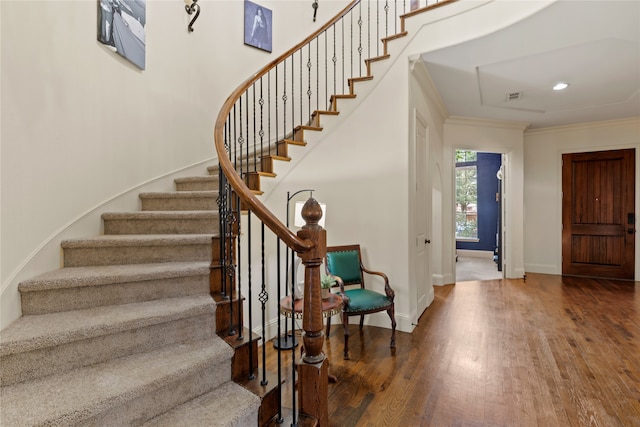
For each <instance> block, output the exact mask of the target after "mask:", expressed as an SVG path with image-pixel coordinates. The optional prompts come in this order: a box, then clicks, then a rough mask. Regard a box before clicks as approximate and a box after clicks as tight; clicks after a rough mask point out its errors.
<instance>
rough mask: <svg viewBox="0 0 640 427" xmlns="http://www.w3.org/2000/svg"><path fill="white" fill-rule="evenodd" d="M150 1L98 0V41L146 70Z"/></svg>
mask: <svg viewBox="0 0 640 427" xmlns="http://www.w3.org/2000/svg"><path fill="white" fill-rule="evenodd" d="M146 3H147V0H98V41H99V42H100V43H102V44H104V45H106V46H108V47H109V48H110V49H111V50H114V51H115V52H117V53H119V54H120V55H122V56H124V57H125V58H126V59H127V60H129V61H130V62H132V63H133V64H135V65H136V66H137V67H138V68H140V69H142V70H144V67H145V31H144V26H145V24H146V10H147V4H146Z"/></svg>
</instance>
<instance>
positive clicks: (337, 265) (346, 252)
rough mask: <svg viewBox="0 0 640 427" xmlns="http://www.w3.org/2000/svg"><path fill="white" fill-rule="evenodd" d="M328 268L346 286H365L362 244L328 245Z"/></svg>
mask: <svg viewBox="0 0 640 427" xmlns="http://www.w3.org/2000/svg"><path fill="white" fill-rule="evenodd" d="M326 269H327V272H328V273H329V274H331V275H332V276H339V277H340V278H341V279H342V281H343V282H344V284H345V286H346V285H356V284H358V285H361V286H364V283H363V277H362V269H361V257H360V245H349V246H330V247H327V255H326Z"/></svg>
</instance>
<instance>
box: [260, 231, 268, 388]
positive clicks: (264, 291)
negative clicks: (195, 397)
mask: <svg viewBox="0 0 640 427" xmlns="http://www.w3.org/2000/svg"><path fill="white" fill-rule="evenodd" d="M260 224H261V235H260V242H261V248H260V262H261V263H262V286H261V290H260V297H259V298H260V303H261V304H262V307H261V308H262V342H263V345H262V381H260V384H261V385H263V386H265V385H267V384H268V383H269V382H268V381H267V346H266V342H267V332H266V331H267V318H266V314H265V313H266V312H267V308H266V304H267V301H269V293H268V292H267V284H266V282H267V278H266V270H265V264H264V258H265V255H264V222H261V223H260Z"/></svg>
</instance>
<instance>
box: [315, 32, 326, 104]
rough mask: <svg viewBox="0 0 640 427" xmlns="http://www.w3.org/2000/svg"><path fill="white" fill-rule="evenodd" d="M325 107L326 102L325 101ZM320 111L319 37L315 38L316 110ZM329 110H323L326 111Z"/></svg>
mask: <svg viewBox="0 0 640 427" xmlns="http://www.w3.org/2000/svg"><path fill="white" fill-rule="evenodd" d="M324 102H325V107H326V105H327V104H326V103H327V102H328V100H327V99H325V101H324ZM319 109H320V36H318V37H316V110H319ZM328 109H329V108H325V110H328Z"/></svg>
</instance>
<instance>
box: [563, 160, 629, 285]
mask: <svg viewBox="0 0 640 427" xmlns="http://www.w3.org/2000/svg"><path fill="white" fill-rule="evenodd" d="M562 192H563V195H562V274H565V275H573V276H592V277H607V278H616V279H628V280H633V279H634V266H635V149H629V150H614V151H601V152H592V153H570V154H563V156H562Z"/></svg>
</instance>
